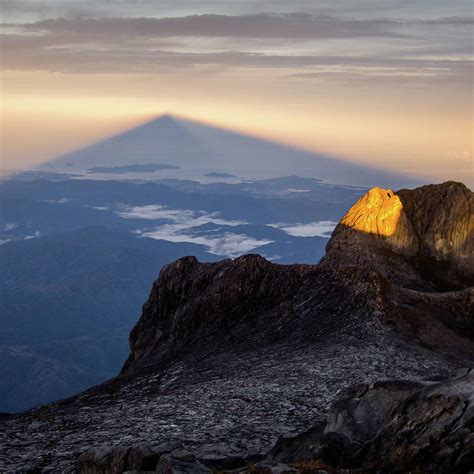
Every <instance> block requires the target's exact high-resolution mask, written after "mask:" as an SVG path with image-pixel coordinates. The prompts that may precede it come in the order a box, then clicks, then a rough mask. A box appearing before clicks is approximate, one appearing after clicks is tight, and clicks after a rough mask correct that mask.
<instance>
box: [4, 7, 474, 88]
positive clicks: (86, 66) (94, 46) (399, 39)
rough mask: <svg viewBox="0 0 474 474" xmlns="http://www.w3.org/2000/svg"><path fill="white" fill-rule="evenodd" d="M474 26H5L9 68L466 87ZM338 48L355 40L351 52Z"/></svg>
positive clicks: (343, 21)
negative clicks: (256, 71) (232, 73)
mask: <svg viewBox="0 0 474 474" xmlns="http://www.w3.org/2000/svg"><path fill="white" fill-rule="evenodd" d="M472 24H473V19H472V18H469V17H442V18H437V19H411V20H406V19H405V20H401V19H384V18H381V19H377V18H369V19H351V18H345V17H344V18H342V17H336V16H330V15H324V14H320V13H318V14H314V13H285V14H267V13H259V14H248V15H237V16H233V15H218V14H205V15H190V16H184V17H174V18H171V17H168V18H83V17H78V18H55V19H53V18H51V19H46V20H40V21H36V22H32V23H23V24H16V25H10V26H6V28H4V29H5V33H4V34H3V35H2V37H1V47H2V53H3V57H2V67H3V68H4V69H9V70H47V71H52V72H63V73H81V74H87V73H89V74H91V73H92V74H94V73H123V72H128V73H143V74H154V73H167V72H173V71H176V70H182V69H186V68H192V69H193V72H194V73H195V74H197V73H199V71H206V70H207V69H210V70H212V68H215V67H219V68H267V69H272V68H273V69H275V70H276V71H278V70H282V69H285V70H286V71H285V73H284V74H283V76H282V77H292V78H295V79H296V78H305V79H308V78H316V79H319V80H326V81H344V80H352V79H354V80H358V79H360V78H362V79H364V78H368V79H370V80H375V81H380V82H381V83H383V81H387V79H388V80H390V79H394V78H395V79H398V80H400V81H401V82H403V81H410V80H413V79H418V78H425V79H426V81H427V82H430V81H432V82H433V83H436V82H439V81H440V80H441V81H443V80H444V81H448V80H453V81H454V82H456V83H462V82H468V81H469V80H471V78H472V62H471V59H470V55H469V54H467V53H468V52H469V51H470V48H471V49H472V45H471V29H472ZM376 38H378V39H379V40H381V41H378V40H376ZM334 41H338V42H344V41H347V42H349V43H348V45H347V47H348V48H349V47H350V49H351V54H347V49H346V54H344V49H343V50H342V51H341V49H340V47H338V46H337V45H338V44H343V43H334ZM278 45H280V48H278ZM289 45H291V48H290V47H289ZM288 70H289V71H288ZM291 70H293V72H291ZM276 74H278V72H276Z"/></svg>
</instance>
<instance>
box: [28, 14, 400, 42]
mask: <svg viewBox="0 0 474 474" xmlns="http://www.w3.org/2000/svg"><path fill="white" fill-rule="evenodd" d="M398 26H399V22H397V21H393V20H352V19H341V18H336V17H332V16H328V15H321V14H310V13H290V14H280V15H276V14H254V15H240V16H231V15H215V14H212V15H209V14H208V15H191V16H186V17H176V18H76V19H67V18H58V19H47V20H41V21H38V22H35V23H29V24H24V25H22V27H23V28H24V29H25V30H26V31H29V32H36V33H38V32H42V33H47V34H58V33H60V34H61V35H64V36H65V37H71V36H74V35H87V37H89V38H90V37H101V38H103V37H112V36H115V37H123V36H126V37H128V38H143V37H149V38H163V37H165V38H166V37H177V36H194V37H225V38H284V39H316V38H357V37H364V38H367V37H392V38H393V37H397V38H399V37H404V36H405V35H403V34H401V33H398V32H397V31H394V29H395V28H396V27H398Z"/></svg>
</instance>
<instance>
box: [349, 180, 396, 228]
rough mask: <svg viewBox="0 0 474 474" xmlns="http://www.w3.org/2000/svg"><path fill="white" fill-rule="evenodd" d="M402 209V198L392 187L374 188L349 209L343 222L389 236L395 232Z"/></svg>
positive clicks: (350, 226)
mask: <svg viewBox="0 0 474 474" xmlns="http://www.w3.org/2000/svg"><path fill="white" fill-rule="evenodd" d="M402 209H403V205H402V202H401V201H400V198H399V197H398V196H397V195H396V194H395V193H394V192H393V191H392V190H391V189H382V188H373V189H371V190H370V191H369V192H368V193H367V194H365V195H364V196H363V197H362V198H360V199H359V201H357V203H356V204H354V206H352V207H351V208H350V209H349V211H348V213H347V214H346V215H345V216H344V217H343V218H342V220H341V224H342V225H344V226H346V227H348V228H353V229H355V230H358V231H360V232H365V233H368V234H376V235H383V236H387V237H388V236H391V235H393V234H394V233H395V231H396V229H397V225H398V222H399V220H400V216H401V213H402Z"/></svg>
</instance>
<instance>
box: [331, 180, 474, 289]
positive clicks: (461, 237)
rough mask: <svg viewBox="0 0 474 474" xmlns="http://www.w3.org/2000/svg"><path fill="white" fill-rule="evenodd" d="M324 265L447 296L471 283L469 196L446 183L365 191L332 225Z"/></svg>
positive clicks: (472, 213)
mask: <svg viewBox="0 0 474 474" xmlns="http://www.w3.org/2000/svg"><path fill="white" fill-rule="evenodd" d="M327 252H328V253H327V256H326V259H333V260H338V261H345V262H346V263H347V264H350V263H351V262H353V264H355V265H370V266H373V267H375V268H376V269H377V270H378V271H380V272H381V273H383V274H384V275H386V276H387V277H389V278H391V279H392V280H395V281H397V282H398V283H400V284H402V285H403V286H407V287H414V288H417V287H418V288H419V287H423V286H424V287H425V288H427V289H429V288H432V289H437V290H449V289H456V288H462V287H465V286H472V284H473V282H474V195H473V193H472V192H471V191H470V190H469V189H468V188H467V187H466V186H464V185H463V184H461V183H455V182H447V183H444V184H440V185H429V186H423V187H420V188H417V189H415V190H406V189H404V190H401V191H399V192H397V193H395V192H393V191H392V190H390V189H380V188H374V189H371V190H370V191H369V192H368V193H367V194H366V195H364V196H363V197H362V198H361V199H360V200H359V201H358V202H357V203H356V204H354V206H352V208H351V209H350V210H349V211H348V212H347V214H346V215H345V216H344V217H343V218H342V220H341V222H340V223H339V224H338V226H337V227H336V229H335V230H334V233H333V235H332V238H331V240H330V242H329V243H328V246H327Z"/></svg>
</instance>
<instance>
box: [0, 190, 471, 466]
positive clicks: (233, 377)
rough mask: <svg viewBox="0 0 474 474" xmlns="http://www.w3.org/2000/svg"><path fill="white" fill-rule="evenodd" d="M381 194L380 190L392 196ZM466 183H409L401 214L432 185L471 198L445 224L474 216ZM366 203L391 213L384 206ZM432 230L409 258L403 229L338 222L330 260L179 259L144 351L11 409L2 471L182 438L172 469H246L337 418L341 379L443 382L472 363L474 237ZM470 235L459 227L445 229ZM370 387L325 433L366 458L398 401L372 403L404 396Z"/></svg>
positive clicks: (348, 454) (150, 308) (156, 297)
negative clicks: (75, 385) (183, 456)
mask: <svg viewBox="0 0 474 474" xmlns="http://www.w3.org/2000/svg"><path fill="white" fill-rule="evenodd" d="M420 189H422V190H423V188H420ZM381 192H382V191H380V190H377V191H376V193H375V194H376V196H378V197H376V198H370V196H369V197H368V198H367V199H368V201H370V202H372V200H373V202H374V203H380V202H382V203H383V202H388V201H390V200H392V199H394V198H393V196H392V197H390V196H387V199H385V197H384V196H383V192H382V195H380V193H381ZM466 192H467V191H466V189H465V188H464V187H463V186H462V185H458V184H455V183H447V184H445V185H440V186H438V187H435V188H434V190H431V188H430V190H429V192H426V191H419V190H415V191H403V192H401V193H398V196H399V198H400V201H401V202H402V204H403V206H404V207H403V212H401V214H400V216H401V217H400V219H405V220H406V222H407V223H410V225H412V227H415V228H417V229H418V227H416V226H417V225H420V226H421V224H418V223H417V222H415V221H414V220H413V219H414V217H413V216H414V215H415V214H416V212H418V211H417V210H416V209H417V207H416V206H415V205H413V206H412V204H410V203H411V202H412V201H413V200H415V199H417V200H419V201H420V206H421V207H422V208H424V209H426V212H431V211H430V209H431V207H432V206H431V205H429V204H428V203H426V202H425V200H426V199H427V196H430V195H431V194H433V196H434V197H436V196H438V195H445V199H458V197H457V196H461V197H459V200H460V201H459V203H457V204H456V203H452V205H451V206H448V205H445V207H446V210H445V211H443V212H441V214H442V215H446V216H449V218H448V217H446V218H445V219H444V220H443V219H441V217H440V220H439V225H443V226H447V227H449V225H450V224H449V223H451V224H452V225H457V224H456V223H458V222H465V220H466V219H470V217H469V216H470V214H469V213H470V212H471V211H470V209H471V208H470V207H469V206H467V207H466V206H465V205H464V204H462V203H463V202H464V201H463V199H464V197H463V196H465V195H466ZM430 193H431V194H430ZM469 193H470V192H469ZM434 197H433V199H434ZM379 198H380V199H379ZM468 201H469V202H471V201H472V193H471V194H469V196H468ZM456 202H457V201H456ZM407 203H408V204H407ZM377 205H378V204H374V206H375V208H376V207H377ZM384 206H385V204H384ZM387 206H388V204H387ZM390 206H391V204H390ZM390 206H389V207H388V210H387V209H385V210H384V211H383V213H382V214H383V215H384V216H385V217H384V219H383V221H384V224H383V225H384V226H385V227H384V229H387V226H388V223H387V222H385V221H386V220H387V219H389V220H390V219H392V218H391V217H390V215H392V214H390V212H389V210H390ZM410 206H412V207H413V208H412V207H410ZM443 206H444V204H443ZM382 207H383V206H382ZM453 209H454V211H455V212H454V211H453ZM433 212H434V211H433ZM453 212H454V213H453ZM368 214H370V215H375V216H376V219H377V216H378V211H375V214H374V212H373V211H370V212H369V213H368ZM435 214H436V213H435V212H434V214H433V215H435ZM458 214H459V215H458ZM436 215H437V214H436ZM387 216H389V217H387ZM403 216H405V217H403ZM466 216H467V217H466ZM370 219H372V217H371V218H370ZM417 219H418V218H417ZM420 219H421V220H422V221H423V222H425V224H426V225H428V220H423V219H424V217H423V216H421V217H420ZM436 219H437V218H436ZM436 219H435V220H436ZM430 222H431V220H430ZM370 225H372V224H370ZM407 225H408V224H407ZM463 225H464V224H463ZM420 229H421V227H420ZM470 229H471V230H472V226H471V227H470ZM420 232H421V231H419V230H417V231H416V234H417V236H416V239H418V240H416V239H415V241H416V242H418V243H417V244H416V248H415V250H414V251H413V252H412V253H410V255H412V256H411V257H410V256H408V254H406V255H405V254H403V252H402V253H400V252H401V251H400V250H396V249H394V248H392V247H391V246H390V245H387V241H386V238H390V236H389V237H387V236H386V235H378V234H371V233H366V232H361V231H360V230H356V229H350V228H348V227H344V226H343V227H342V228H341V226H339V227H338V228H337V229H336V231H335V233H334V235H333V237H332V239H331V242H330V243H329V245H328V254H327V257H326V258H325V260H324V261H323V262H322V263H321V264H319V265H314V266H311V265H291V266H282V265H275V264H272V263H270V262H268V261H266V260H265V259H263V258H262V257H259V256H256V255H247V256H243V257H240V258H238V259H235V260H225V261H222V262H219V263H213V264H204V263H199V262H198V261H197V260H196V259H195V258H192V257H187V258H184V259H181V260H179V261H177V262H176V263H174V264H171V265H168V266H167V267H165V268H164V269H163V270H162V272H161V274H160V277H159V279H158V280H157V281H156V282H155V284H154V285H153V289H152V292H151V294H150V298H149V299H148V301H147V302H146V304H145V305H144V307H143V314H142V317H141V319H140V321H139V323H138V324H137V326H136V327H135V328H134V330H133V331H132V334H131V338H130V341H131V354H130V357H129V359H128V361H127V363H126V364H125V366H124V369H123V371H122V373H121V375H120V376H119V377H117V378H115V379H112V380H111V381H109V382H107V383H105V384H102V385H100V386H98V387H95V388H93V389H91V390H89V391H87V392H85V393H83V394H80V395H77V396H75V397H72V398H70V399H68V400H65V401H62V402H57V403H54V404H51V405H47V406H44V407H39V408H37V409H35V410H31V411H29V412H26V413H23V414H19V415H14V416H10V417H0V470H7V471H8V470H15V469H20V468H25V467H29V468H37V469H43V470H48V469H55V470H71V469H73V468H74V466H76V463H77V460H78V458H79V456H80V455H81V454H82V453H83V452H85V451H87V450H88V449H89V448H91V447H93V448H95V449H98V450H100V451H98V452H97V453H96V454H93V453H92V454H91V453H87V454H83V456H84V457H83V458H81V461H80V462H81V463H82V465H83V466H85V467H84V469H86V468H87V466H88V465H89V466H91V465H92V464H91V463H92V461H91V459H92V460H93V462H94V463H98V465H99V466H100V465H101V463H102V465H103V466H105V465H107V463H108V465H112V464H113V465H116V466H118V465H121V464H120V463H122V462H123V460H122V457H121V456H122V455H121V454H120V453H122V451H121V449H125V462H126V463H127V462H128V457H129V456H131V454H130V453H131V452H132V451H131V448H132V447H134V446H137V445H139V444H142V443H143V444H145V445H147V446H154V445H157V444H160V443H163V442H170V441H179V442H180V443H182V445H183V448H184V449H186V450H188V451H190V452H191V453H193V455H195V456H196V461H194V462H191V461H184V460H179V459H176V458H173V457H172V456H171V451H170V453H168V454H166V456H168V457H167V458H163V456H160V461H159V462H161V459H162V458H163V459H164V460H163V463H162V466H161V467H160V469H163V470H166V469H171V470H172V469H174V468H175V467H173V466H176V464H177V463H178V464H179V463H188V464H189V465H186V469H194V468H199V469H201V468H200V467H199V465H198V466H197V467H196V465H195V464H196V463H200V464H202V465H206V466H207V465H209V466H211V467H209V468H212V469H214V468H216V469H219V468H221V467H223V468H224V467H225V468H229V469H230V468H236V469H241V468H242V467H241V466H239V465H238V464H239V463H240V462H241V461H242V460H243V461H244V462H255V460H257V459H258V458H259V456H260V457H261V456H263V455H264V454H265V453H266V452H267V451H268V450H269V449H271V447H272V446H273V445H274V443H275V441H276V440H277V439H278V438H279V437H281V436H283V435H287V436H288V435H295V434H297V433H299V432H303V431H306V430H308V429H310V428H311V427H312V426H314V425H315V424H317V423H322V422H324V420H325V419H326V414H327V407H328V403H330V402H331V401H332V400H333V399H334V397H335V396H336V394H337V392H338V391H339V390H341V389H345V388H347V387H349V386H351V385H353V384H359V388H355V389H354V390H360V387H361V386H360V384H361V383H362V384H371V383H375V382H377V381H378V380H384V379H402V380H405V381H417V380H420V379H431V380H433V379H440V378H443V377H447V376H450V375H453V374H454V373H455V372H456V370H457V369H458V368H460V367H472V366H473V365H474V347H473V338H474V321H473V316H472V315H473V314H474V304H473V291H472V288H470V287H469V286H470V284H471V280H470V275H469V272H467V271H466V272H464V273H463V272H462V268H463V267H462V265H461V264H460V263H459V262H462V261H463V258H461V257H462V254H463V252H467V253H468V254H469V255H468V257H470V256H472V255H471V254H470V252H471V251H470V250H469V249H470V247H469V244H466V243H465V242H467V240H463V239H464V237H462V238H459V239H458V240H459V242H461V241H462V242H464V243H462V244H461V243H459V245H458V244H456V245H455V246H454V247H453V249H454V250H452V251H448V250H446V249H448V248H449V246H450V244H449V245H448V243H443V244H442V245H441V247H439V249H441V250H437V251H436V252H438V253H432V252H431V250H424V247H423V248H422V247H420V245H419V242H420V240H419V236H418V234H419V233H420ZM436 232H437V231H436V229H434V228H430V229H429V234H430V235H437V234H436ZM460 232H461V233H460V234H459V235H461V234H462V235H464V234H465V232H464V231H463V230H462V228H461V231H460ZM458 233H459V231H458V230H456V229H454V230H453V229H451V231H449V230H448V229H445V230H444V231H443V232H442V235H448V236H449V235H451V236H452V235H456V236H457V235H458ZM420 235H423V234H422V233H421V234H420ZM427 235H428V234H427ZM428 240H429V239H428ZM428 240H427V242H428ZM435 240H436V239H435ZM448 240H449V239H448ZM436 241H437V240H436ZM397 242H399V241H397ZM443 242H444V240H443ZM456 242H457V241H456ZM397 245H398V244H397ZM423 245H425V244H423ZM430 245H431V244H429V243H426V246H427V248H428V249H431V247H430ZM398 248H400V247H397V249H398ZM420 249H421V250H420ZM443 249H444V250H443ZM456 249H457V250H456ZM459 249H461V250H459ZM466 249H467V250H466ZM445 250H446V251H445ZM439 259H444V260H442V261H441V260H439ZM440 261H441V263H442V265H444V264H445V263H446V262H447V264H449V265H450V268H451V269H452V271H451V273H449V272H448V273H446V278H444V279H442V278H438V277H437V276H436V278H434V279H433V278H431V276H432V275H433V274H435V273H436V272H428V273H429V277H427V276H426V272H424V271H423V270H424V269H426V268H431V267H430V265H431V266H432V268H434V269H435V270H436V269H439V268H441V267H440V266H439V263H440ZM453 262H454V263H453ZM420 265H421V267H420ZM461 277H462V278H461ZM453 288H455V291H452V290H453ZM402 386H403V387H405V388H403V389H401V388H400V387H402ZM396 387H397V393H399V394H400V393H401V394H402V395H403V396H404V394H406V393H408V392H410V391H411V390H418V385H417V384H416V383H414V384H410V383H408V384H407V383H406V382H397V385H396ZM400 390H401V391H400ZM371 393H372V392H371ZM382 394H385V395H383V396H382ZM402 395H400V396H402ZM397 396H398V395H397ZM370 397H371V396H370V395H367V396H366V397H365V398H364V397H362V398H364V400H363V402H358V401H357V400H355V401H354V400H353V401H351V402H349V404H348V405H347V406H346V407H345V408H344V407H342V408H341V413H346V414H347V413H352V414H353V415H354V416H355V417H356V419H357V420H359V421H358V422H357V426H358V428H357V430H356V431H354V427H353V426H352V425H351V424H350V423H349V424H348V423H347V422H346V418H344V417H343V418H342V419H338V418H337V417H335V418H331V416H330V420H329V422H330V424H331V426H334V429H335V430H336V429H337V430H339V432H337V431H336V432H332V433H324V430H323V432H322V435H321V433H320V430H319V431H318V430H315V431H316V432H318V433H320V435H318V436H324V437H325V439H326V443H325V444H324V449H325V450H326V454H324V453H323V454H324V456H323V454H321V456H323V457H324V459H328V461H331V462H333V459H332V458H335V457H337V456H339V457H343V458H344V459H355V458H353V457H352V456H353V455H354V453H355V452H357V450H358V449H359V448H360V445H361V443H365V442H366V440H367V439H368V438H370V437H371V436H372V435H373V433H375V432H378V430H380V429H381V427H382V426H388V425H387V424H386V422H387V419H386V418H384V416H383V415H384V413H386V411H383V412H381V413H379V414H378V415H377V416H376V417H375V416H372V417H370V422H368V421H367V414H368V413H371V412H372V411H373V406H374V404H381V403H382V402H381V401H380V400H385V399H386V400H392V402H393V399H392V398H391V394H390V393H388V392H387V390H386V389H382V388H381V389H380V390H379V391H377V396H376V397H375V398H374V399H373V400H372V398H370ZM384 397H385V398H384ZM353 398H354V397H353ZM355 398H361V397H360V396H359V397H355ZM392 402H390V403H392ZM384 403H385V402H384ZM387 403H389V402H387ZM390 406H392V405H390ZM448 408H449V407H446V409H448ZM371 410H372V411H371ZM377 413H378V412H377ZM410 413H411V412H410ZM344 416H345V415H344ZM351 416H352V415H351ZM359 425H360V426H359ZM351 430H352V431H351ZM354 432H357V433H358V435H357V436H358V438H357V439H355V438H354V436H353V433H354ZM351 433H352V434H351ZM463 436H464V435H463ZM387 439H388V438H387ZM374 446H375V445H374ZM380 446H381V447H380V449H381V450H382V451H381V452H386V453H387V454H386V455H387V456H390V451H389V449H388V448H385V447H384V446H383V445H380ZM122 447H123V448H122ZM443 449H444V448H443ZM104 450H105V451H104ZM114 450H115V451H114ZM384 450H385V451H384ZM338 453H339V454H338ZM375 455H376V454H374V456H375ZM140 456H142V454H140V455H138V457H140ZM143 456H145V454H143ZM331 456H332V457H331ZM145 457H146V456H145ZM88 459H89V461H88ZM104 459H107V460H108V461H107V462H103V461H102V460H104ZM239 459H240V460H241V461H239ZM109 461H110V462H109ZM165 461H166V462H165ZM153 462H154V459H153ZM282 462H283V463H286V461H284V460H282ZM111 463H112V464H111ZM206 463H208V464H206ZM192 465H194V467H192ZM127 466H128V464H127ZM104 468H105V467H104ZM136 468H137V465H136V464H134V467H133V469H135V470H136ZM124 469H125V468H124ZM127 469H128V467H127ZM130 469H132V467H130ZM84 472H87V471H84ZM104 472H105V471H104ZM107 472H108V471H107Z"/></svg>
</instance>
